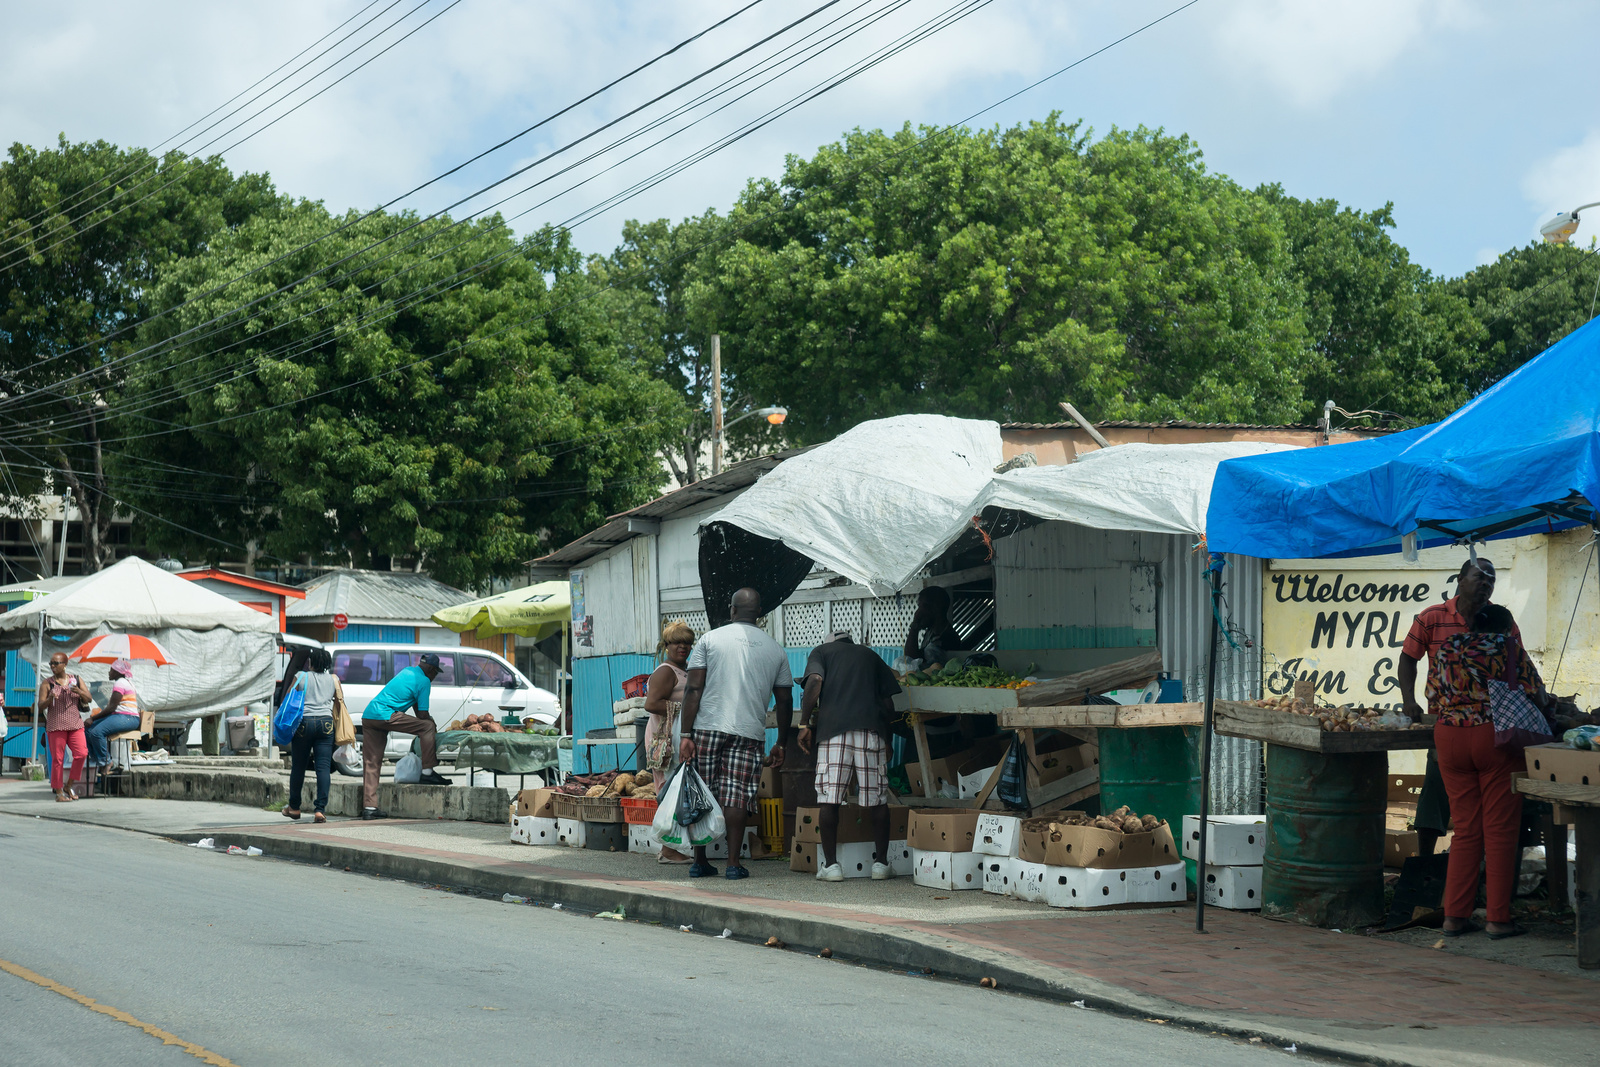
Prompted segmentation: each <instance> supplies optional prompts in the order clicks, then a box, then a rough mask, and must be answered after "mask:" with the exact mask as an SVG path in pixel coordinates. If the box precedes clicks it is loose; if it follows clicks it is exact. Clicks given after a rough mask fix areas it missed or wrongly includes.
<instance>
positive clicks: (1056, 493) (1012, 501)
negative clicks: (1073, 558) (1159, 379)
mask: <svg viewBox="0 0 1600 1067" xmlns="http://www.w3.org/2000/svg"><path fill="white" fill-rule="evenodd" d="M1292 447H1294V446H1292V445H1274V444H1260V443H1252V442H1244V441H1218V442H1208V443H1206V444H1193V445H1152V444H1126V445H1116V446H1113V447H1111V448H1102V449H1100V450H1099V451H1097V452H1089V453H1087V454H1085V455H1082V456H1079V457H1078V460H1077V462H1075V463H1068V464H1064V465H1060V466H1049V467H1024V468H1022V469H1020V470H1014V471H1007V472H1006V473H1004V474H998V475H995V476H994V478H992V479H991V480H990V482H989V484H988V485H987V486H986V487H985V488H984V490H983V492H981V493H979V494H978V497H977V499H976V500H974V501H973V502H972V514H974V515H979V514H982V513H983V509H985V508H991V507H992V508H1002V509H1004V510H1007V511H1020V512H1026V513H1027V514H1029V515H1032V516H1033V517H1034V518H1038V519H1046V520H1051V519H1054V520H1058V521H1061V522H1071V523H1076V524H1077V525H1079V526H1088V527H1090V528H1092V529H1096V530H1133V531H1137V532H1140V533H1164V534H1183V535H1186V536H1191V537H1196V538H1200V537H1204V536H1205V532H1206V506H1207V504H1209V502H1210V500H1211V481H1212V479H1213V478H1215V477H1216V474H1217V464H1219V463H1221V462H1223V461H1224V460H1229V459H1237V458H1238V457H1240V456H1259V455H1263V454H1265V453H1268V452H1282V451H1285V450H1287V449H1289V448H1292ZM934 555H937V553H934ZM929 558H930V559H931V558H932V556H930V557H929Z"/></svg>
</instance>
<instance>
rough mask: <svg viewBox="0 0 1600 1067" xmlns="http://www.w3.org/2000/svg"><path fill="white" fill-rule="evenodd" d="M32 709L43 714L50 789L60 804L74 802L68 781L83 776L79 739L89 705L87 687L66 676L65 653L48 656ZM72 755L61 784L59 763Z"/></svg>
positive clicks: (85, 756) (85, 752)
mask: <svg viewBox="0 0 1600 1067" xmlns="http://www.w3.org/2000/svg"><path fill="white" fill-rule="evenodd" d="M34 706H35V708H37V710H39V711H42V712H44V736H45V744H46V745H48V746H49V748H50V789H51V791H52V792H54V793H55V795H56V800H57V801H58V802H60V803H66V802H67V801H72V800H77V799H78V794H77V793H76V792H75V791H74V790H73V788H72V782H76V781H78V780H79V779H80V778H82V777H83V768H84V764H86V763H87V762H88V760H89V746H88V745H87V744H86V743H85V742H84V740H83V709H84V708H86V707H89V706H90V698H89V687H88V686H86V685H84V684H83V679H82V678H79V677H78V676H77V675H76V674H68V673H67V654H66V653H65V652H56V653H54V654H53V655H51V657H50V673H49V674H48V675H46V676H45V677H44V678H43V679H41V680H40V682H39V692H38V695H37V698H36V700H35V701H34ZM69 751H70V752H71V753H72V778H71V780H70V781H67V782H63V781H62V778H61V769H62V764H63V763H64V762H65V760H66V754H67V753H68V752H69Z"/></svg>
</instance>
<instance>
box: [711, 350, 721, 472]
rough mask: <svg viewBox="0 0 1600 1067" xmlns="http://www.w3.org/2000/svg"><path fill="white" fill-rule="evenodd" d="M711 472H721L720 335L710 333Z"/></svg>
mask: <svg viewBox="0 0 1600 1067" xmlns="http://www.w3.org/2000/svg"><path fill="white" fill-rule="evenodd" d="M711 473H712V474H721V473H722V335H721V334H720V333H714V334H712V335H711Z"/></svg>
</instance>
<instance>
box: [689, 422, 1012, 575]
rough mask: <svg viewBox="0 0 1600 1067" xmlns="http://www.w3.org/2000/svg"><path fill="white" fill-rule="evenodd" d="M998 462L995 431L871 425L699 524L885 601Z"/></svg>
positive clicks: (976, 426) (963, 518) (973, 426)
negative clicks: (788, 555) (737, 534)
mask: <svg viewBox="0 0 1600 1067" xmlns="http://www.w3.org/2000/svg"><path fill="white" fill-rule="evenodd" d="M1001 459H1002V456H1001V453H1000V427H999V424H997V423H993V422H985V421H981V420H977V419H953V418H949V417H947V416H944V415H899V416H896V417H894V418H889V419H877V420H874V421H872V422H864V423H862V424H861V425H859V426H857V427H855V428H854V429H851V430H848V431H846V432H845V433H842V434H840V435H839V436H838V437H836V438H834V439H833V440H832V441H829V442H828V443H827V444H823V445H818V446H817V447H816V448H813V449H811V450H810V451H808V452H805V453H802V454H801V455H798V456H795V457H794V458H793V459H790V460H787V461H785V462H783V463H781V464H779V465H778V466H777V467H776V468H774V469H773V470H772V472H771V473H769V474H767V475H766V476H765V477H763V478H762V479H761V480H760V481H759V482H757V483H756V484H755V485H753V486H751V487H750V488H749V489H748V490H746V491H745V492H744V493H742V494H740V495H739V496H738V497H737V498H736V499H735V500H733V502H732V503H730V504H729V505H728V506H727V507H725V508H723V509H722V510H721V511H718V512H716V513H715V514H713V515H711V516H709V517H708V518H707V519H706V520H705V522H703V523H702V524H701V525H702V526H704V525H706V524H707V523H711V522H726V523H729V524H730V525H733V526H737V527H739V528H740V529H743V530H748V531H749V532H750V533H753V534H757V535H759V536H761V537H766V538H770V539H772V540H775V541H782V542H783V543H784V544H786V545H788V546H789V547H790V548H792V549H794V550H795V551H797V552H803V553H805V554H806V555H807V556H810V557H811V558H812V559H813V560H815V561H816V562H818V563H820V564H821V565H823V566H824V567H827V568H829V569H830V570H833V571H835V572H837V573H839V574H842V575H844V576H845V577H847V578H850V579H852V580H854V581H856V582H860V583H861V584H862V585H865V586H867V587H868V588H870V589H871V590H872V591H873V592H874V593H875V594H877V595H879V596H889V595H891V594H893V593H894V592H895V591H897V590H899V589H900V588H902V587H903V586H904V585H905V584H906V583H907V582H909V581H910V580H911V579H912V578H913V577H915V576H916V574H917V572H918V571H920V570H921V569H922V567H923V565H924V564H925V563H926V561H927V559H928V558H929V552H930V551H931V552H932V553H933V555H937V554H938V553H939V552H942V551H944V549H945V548H946V547H948V546H949V545H950V544H951V542H953V541H954V540H955V539H956V538H957V537H959V536H960V535H961V532H962V531H963V530H965V529H966V528H967V525H968V523H969V522H970V517H971V515H972V514H973V512H972V511H971V509H970V506H969V505H970V502H971V500H972V498H973V497H974V496H976V495H977V494H978V493H979V492H981V491H982V490H983V487H984V486H985V485H986V484H988V482H989V479H991V478H992V477H994V468H995V467H996V466H998V465H999V464H1000V462H1001Z"/></svg>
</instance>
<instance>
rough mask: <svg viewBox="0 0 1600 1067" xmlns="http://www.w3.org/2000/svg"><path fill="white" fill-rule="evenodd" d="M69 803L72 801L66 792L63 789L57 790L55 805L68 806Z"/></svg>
mask: <svg viewBox="0 0 1600 1067" xmlns="http://www.w3.org/2000/svg"><path fill="white" fill-rule="evenodd" d="M71 801H72V798H71V797H69V796H67V791H66V790H64V789H57V790H56V803H57V804H68V803H71Z"/></svg>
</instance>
